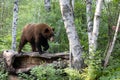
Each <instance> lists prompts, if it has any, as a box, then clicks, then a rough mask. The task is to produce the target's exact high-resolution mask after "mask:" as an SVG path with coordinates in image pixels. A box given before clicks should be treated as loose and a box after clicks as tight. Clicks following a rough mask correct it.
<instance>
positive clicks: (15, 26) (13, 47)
mask: <svg viewBox="0 0 120 80" xmlns="http://www.w3.org/2000/svg"><path fill="white" fill-rule="evenodd" d="M17 20H18V0H15V1H14V8H13V22H12V50H15V49H16V28H17Z"/></svg>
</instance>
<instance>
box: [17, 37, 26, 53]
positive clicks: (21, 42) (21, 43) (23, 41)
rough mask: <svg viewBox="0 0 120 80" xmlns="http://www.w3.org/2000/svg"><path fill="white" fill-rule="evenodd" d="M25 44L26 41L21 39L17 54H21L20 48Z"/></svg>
mask: <svg viewBox="0 0 120 80" xmlns="http://www.w3.org/2000/svg"><path fill="white" fill-rule="evenodd" d="M26 43H27V40H25V39H21V41H20V44H19V47H18V53H20V52H21V50H22V48H23V47H24V45H25V44H26Z"/></svg>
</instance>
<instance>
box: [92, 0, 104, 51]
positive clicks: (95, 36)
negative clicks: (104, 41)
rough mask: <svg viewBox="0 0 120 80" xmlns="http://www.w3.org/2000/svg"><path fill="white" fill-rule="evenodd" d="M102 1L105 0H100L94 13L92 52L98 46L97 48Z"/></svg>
mask: <svg viewBox="0 0 120 80" xmlns="http://www.w3.org/2000/svg"><path fill="white" fill-rule="evenodd" d="M102 3H103V0H98V2H97V6H96V11H95V15H94V23H93V32H92V43H91V44H92V49H91V50H92V52H93V51H96V48H97V39H98V34H99V24H100V15H101V9H102Z"/></svg>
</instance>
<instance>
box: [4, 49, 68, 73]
mask: <svg viewBox="0 0 120 80" xmlns="http://www.w3.org/2000/svg"><path fill="white" fill-rule="evenodd" d="M3 58H4V62H5V69H6V71H8V72H9V73H16V74H17V73H21V72H28V71H29V70H31V69H32V68H33V67H35V66H38V65H43V64H49V63H55V62H59V61H63V63H64V64H68V60H69V54H68V53H55V54H50V53H44V54H39V53H38V52H27V53H23V54H18V53H17V52H15V51H13V50H5V51H3ZM55 64H57V63H55Z"/></svg>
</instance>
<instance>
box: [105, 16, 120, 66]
mask: <svg viewBox="0 0 120 80" xmlns="http://www.w3.org/2000/svg"><path fill="white" fill-rule="evenodd" d="M119 25H120V14H119V17H118V23H117V27H116V30H115V34H114V38H113V41H112V44H111V46H110V47H109V49H108V52H107V56H106V58H105V63H104V67H106V66H107V64H108V60H109V58H110V55H111V53H112V50H113V47H114V44H115V41H116V37H117V33H118V29H119Z"/></svg>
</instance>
